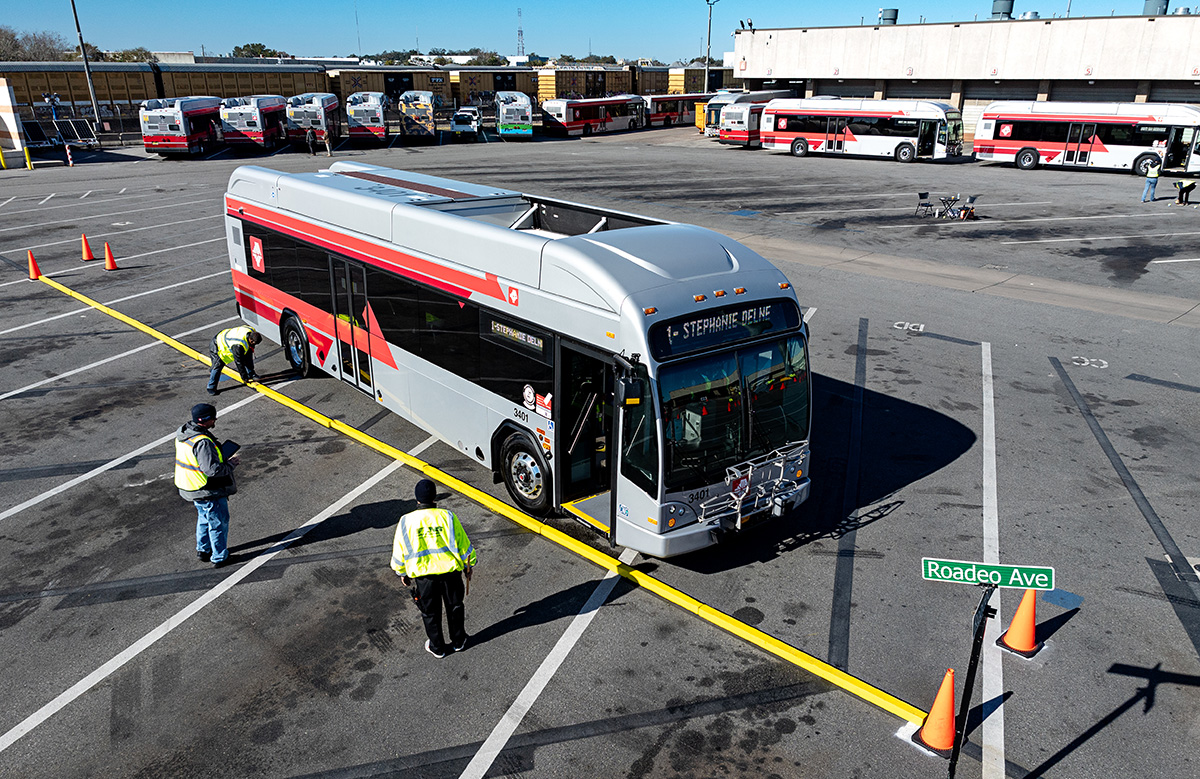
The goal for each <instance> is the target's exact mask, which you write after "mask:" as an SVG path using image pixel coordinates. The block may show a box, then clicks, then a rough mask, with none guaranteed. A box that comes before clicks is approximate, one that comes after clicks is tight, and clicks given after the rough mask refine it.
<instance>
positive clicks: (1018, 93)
mask: <svg viewBox="0 0 1200 779" xmlns="http://www.w3.org/2000/svg"><path fill="white" fill-rule="evenodd" d="M1037 96H1038V82H1036V81H1002V82H1000V83H999V84H997V83H996V82H994V81H968V82H966V83H965V84H963V109H962V115H963V131H964V133H965V134H966V136H967V140H968V141H971V140H973V139H974V138H975V125H977V124H979V117H981V116H983V109H984V107H986V106H987V104H988V103H994V102H995V101H997V100H1037Z"/></svg>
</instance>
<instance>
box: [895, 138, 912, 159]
mask: <svg viewBox="0 0 1200 779" xmlns="http://www.w3.org/2000/svg"><path fill="white" fill-rule="evenodd" d="M916 158H917V150H916V148H915V147H914V146H913V145H912V144H911V143H902V144H900V145H899V146H897V147H896V162H912V161H913V160H915V159H916Z"/></svg>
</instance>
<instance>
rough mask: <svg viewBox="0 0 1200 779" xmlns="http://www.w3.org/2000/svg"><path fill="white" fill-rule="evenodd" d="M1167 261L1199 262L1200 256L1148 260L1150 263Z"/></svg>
mask: <svg viewBox="0 0 1200 779" xmlns="http://www.w3.org/2000/svg"><path fill="white" fill-rule="evenodd" d="M1168 262H1200V257H1188V258H1187V259H1183V258H1180V259H1178V260H1150V264H1151V265H1158V264H1160V263H1168Z"/></svg>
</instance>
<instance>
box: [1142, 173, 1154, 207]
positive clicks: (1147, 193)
mask: <svg viewBox="0 0 1200 779" xmlns="http://www.w3.org/2000/svg"><path fill="white" fill-rule="evenodd" d="M1157 186H1158V179H1156V178H1153V179H1146V186H1145V187H1144V188H1143V189H1142V202H1143V203H1145V202H1146V201H1147V200H1153V199H1154V188H1155V187H1157Z"/></svg>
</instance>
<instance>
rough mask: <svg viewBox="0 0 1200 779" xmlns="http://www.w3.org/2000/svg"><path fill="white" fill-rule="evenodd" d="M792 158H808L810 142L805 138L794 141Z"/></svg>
mask: <svg viewBox="0 0 1200 779" xmlns="http://www.w3.org/2000/svg"><path fill="white" fill-rule="evenodd" d="M792 156H793V157H807V156H808V141H806V140H804V139H803V138H798V139H796V140H794V141H792Z"/></svg>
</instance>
